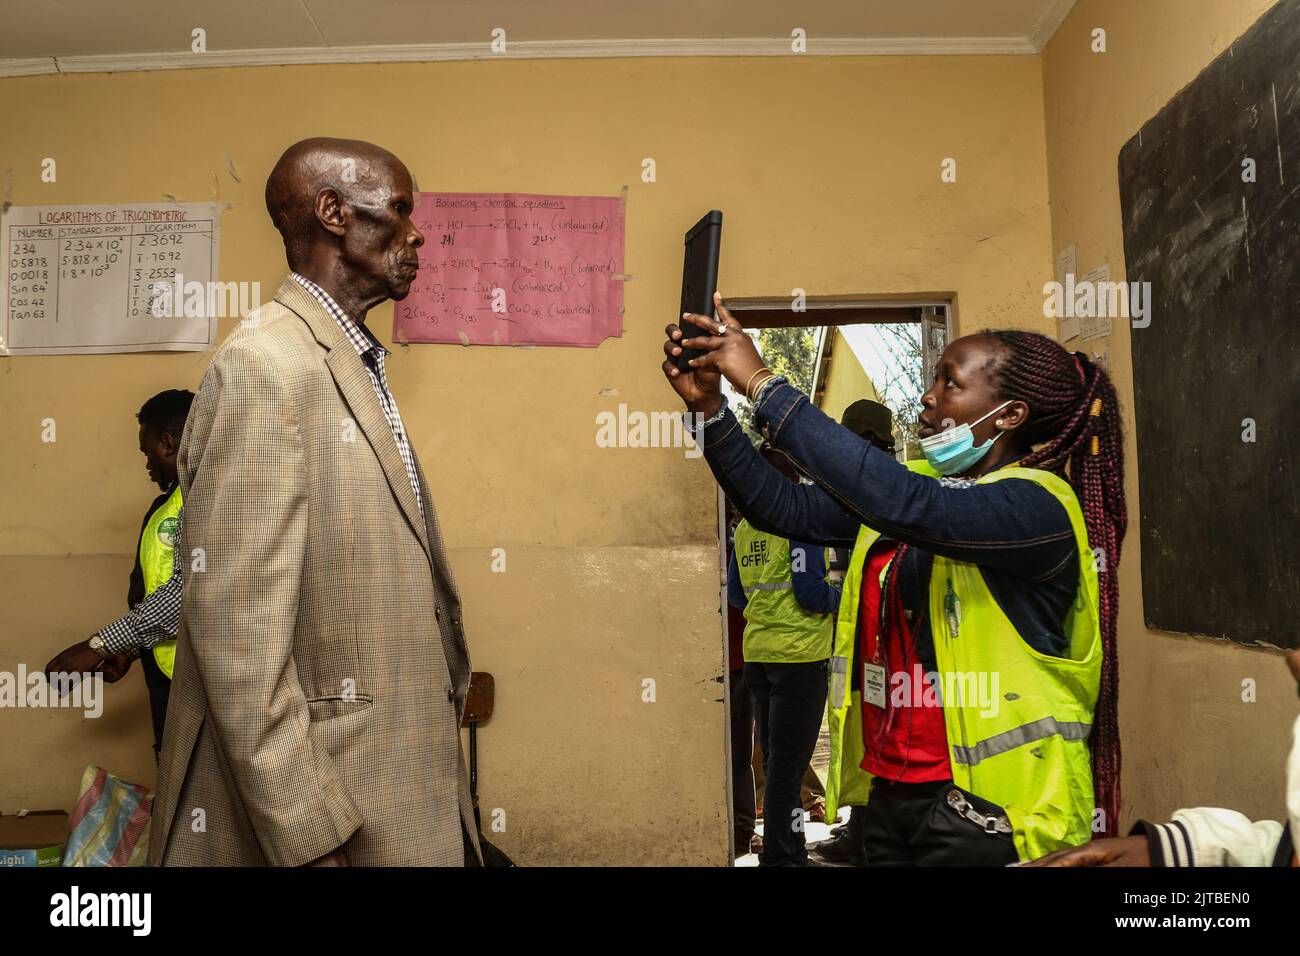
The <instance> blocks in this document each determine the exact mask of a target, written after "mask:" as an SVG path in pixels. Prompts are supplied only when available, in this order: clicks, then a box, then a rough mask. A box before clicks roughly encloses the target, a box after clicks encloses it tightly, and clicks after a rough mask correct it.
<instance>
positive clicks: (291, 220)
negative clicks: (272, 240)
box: [266, 136, 411, 268]
mask: <svg viewBox="0 0 1300 956" xmlns="http://www.w3.org/2000/svg"><path fill="white" fill-rule="evenodd" d="M403 183H405V186H406V188H408V189H409V188H410V186H411V174H410V172H408V171H407V168H406V166H405V165H404V164H403V163H402V161H401V160H400V159H398V158H397V157H396V156H394V155H393V154H392V153H390V152H389V151H388V150H386V149H383V148H382V147H380V146H376V145H375V144H374V143H367V142H364V141H362V140H358V139H334V138H332V137H326V136H318V137H313V138H312V139H304V140H302V141H301V142H297V143H294V144H293V145H292V146H290V147H289V148H288V149H286V150H285V151H284V154H283V155H282V156H281V157H280V159H279V161H278V162H277V163H276V164H275V168H274V169H272V170H271V175H270V176H269V177H268V178H267V180H266V211H267V212H268V213H269V214H270V216H271V222H273V223H274V224H275V228H276V229H278V230H279V231H280V235H281V236H282V237H283V238H284V248H285V254H286V256H287V257H288V259H289V266H290V267H291V268H296V264H297V263H298V262H300V261H301V260H302V259H303V258H305V257H306V254H307V251H308V250H309V249H310V247H311V244H312V243H313V242H315V241H317V240H318V239H321V238H324V237H325V236H326V235H327V234H328V233H327V230H325V229H324V228H323V227H322V225H321V223H320V222H319V221H318V219H317V215H316V201H317V198H318V197H319V196H320V194H321V192H322V191H323V190H326V189H332V190H334V192H335V193H337V194H338V197H339V199H340V200H342V201H343V202H347V203H349V204H351V203H358V204H361V205H375V204H376V203H379V202H383V201H384V197H383V196H382V195H381V194H382V193H384V192H386V191H387V190H388V189H390V188H391V187H392V186H394V185H402V184H403Z"/></svg>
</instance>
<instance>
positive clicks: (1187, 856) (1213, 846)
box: [1025, 650, 1300, 867]
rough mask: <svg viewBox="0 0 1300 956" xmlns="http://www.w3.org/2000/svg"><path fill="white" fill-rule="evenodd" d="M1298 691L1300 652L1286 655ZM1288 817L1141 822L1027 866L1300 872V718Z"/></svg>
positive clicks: (1189, 816) (1178, 816)
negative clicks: (1235, 868)
mask: <svg viewBox="0 0 1300 956" xmlns="http://www.w3.org/2000/svg"><path fill="white" fill-rule="evenodd" d="M1286 663H1287V667H1288V668H1290V670H1291V676H1292V677H1293V678H1295V680H1296V684H1297V690H1300V650H1295V651H1291V652H1290V653H1289V654H1287V655H1286ZM1285 774H1286V792H1285V804H1286V817H1285V818H1284V820H1283V821H1282V822H1278V821H1276V820H1251V819H1250V818H1249V817H1247V816H1246V815H1245V814H1243V813H1238V812H1237V811H1236V810H1226V809H1223V808H1220V807H1193V808H1191V809H1188V810H1175V811H1174V815H1173V817H1172V818H1171V819H1170V821H1169V822H1168V823H1149V822H1147V821H1146V820H1139V821H1138V822H1137V823H1136V824H1134V826H1133V829H1132V830H1131V831H1130V832H1129V835H1128V836H1126V837H1111V838H1105V839H1101V840H1093V841H1092V842H1090V843H1085V844H1084V845H1083V846H1077V847H1070V848H1069V849H1067V850H1057V851H1056V852H1055V853H1051V854H1048V855H1047V856H1045V857H1043V858H1042V859H1038V860H1034V861H1033V862H1032V863H1026V864H1025V866H1279V867H1300V856H1298V855H1297V847H1298V846H1300V843H1297V838H1298V837H1300V717H1297V718H1296V720H1295V723H1294V725H1292V728H1291V755H1290V756H1289V757H1288V758H1287V762H1286V769H1285Z"/></svg>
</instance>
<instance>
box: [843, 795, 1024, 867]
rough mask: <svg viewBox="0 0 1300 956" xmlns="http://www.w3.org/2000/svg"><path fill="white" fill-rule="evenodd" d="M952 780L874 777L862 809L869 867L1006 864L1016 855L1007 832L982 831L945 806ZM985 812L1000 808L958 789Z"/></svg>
mask: <svg viewBox="0 0 1300 956" xmlns="http://www.w3.org/2000/svg"><path fill="white" fill-rule="evenodd" d="M953 789H954V787H953V782H952V781H951V780H939V781H936V782H934V783H897V782H895V781H892V780H882V779H881V778H880V777H876V778H875V779H873V780H872V781H871V797H870V798H869V799H868V800H867V806H866V808H865V810H864V811H863V821H862V831H863V832H862V837H863V848H864V849H865V850H866V854H867V864H868V865H869V866H1006V864H1008V863H1014V862H1015V861H1016V859H1017V855H1016V847H1015V843H1014V841H1013V840H1012V837H1011V834H1010V833H986V832H985V831H984V830H983V829H981V828H980V826H979V825H978V824H976V823H973V822H971V821H970V820H967V819H966V818H965V817H963V816H961V815H959V814H958V813H957V812H956V811H955V810H954V809H953V808H952V807H950V806H949V805H948V800H947V797H948V793H949V791H951V790H953ZM962 793H963V794H964V795H965V797H966V799H967V800H969V801H970V802H971V803H973V804H974V806H975V808H976V809H977V810H979V811H980V812H981V813H983V814H986V815H992V816H996V815H1001V814H1002V808H1001V807H998V806H997V805H996V804H993V803H990V802H989V801H987V800H982V799H980V798H979V797H975V796H973V795H971V794H968V793H966V792H965V791H962Z"/></svg>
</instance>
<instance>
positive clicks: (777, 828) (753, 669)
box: [727, 439, 840, 866]
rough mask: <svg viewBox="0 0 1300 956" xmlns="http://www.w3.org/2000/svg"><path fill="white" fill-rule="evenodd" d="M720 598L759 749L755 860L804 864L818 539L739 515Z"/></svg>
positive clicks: (820, 577) (791, 479)
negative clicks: (736, 631)
mask: <svg viewBox="0 0 1300 956" xmlns="http://www.w3.org/2000/svg"><path fill="white" fill-rule="evenodd" d="M745 441H746V443H748V439H745ZM751 449H752V446H751ZM762 454H763V456H764V457H765V458H766V459H767V460H768V461H769V462H771V463H772V466H773V468H774V469H776V471H777V472H778V473H779V474H781V475H783V476H784V480H785V481H787V482H788V483H790V484H794V485H797V484H798V482H799V475H798V472H796V471H795V469H794V466H793V465H791V464H790V461H789V459H787V458H786V457H785V456H784V455H782V454H781V453H780V452H778V451H776V450H775V449H773V448H771V447H770V446H767V445H764V448H763V451H762ZM727 598H728V600H729V601H730V603H731V604H733V605H735V606H736V607H740V608H744V611H745V637H744V641H743V650H744V657H745V685H746V686H747V687H748V688H749V693H750V696H751V697H752V698H753V702H754V723H755V729H756V731H757V737H758V745H759V748H760V749H761V750H762V752H763V778H764V788H763V848H762V852H761V853H760V855H759V866H800V865H806V864H807V863H808V850H807V848H806V846H805V844H804V836H803V807H802V806H801V805H800V800H799V796H800V793H799V789H800V781H801V780H802V779H803V776H804V772H805V770H806V769H807V767H808V761H809V760H810V759H811V758H812V755H813V750H814V749H815V748H816V746H817V733H818V731H819V730H820V729H821V723H822V714H823V713H824V711H825V708H826V673H827V671H826V661H827V659H828V658H829V657H830V654H831V641H832V637H833V634H832V631H833V622H832V618H831V615H832V614H833V613H834V611H835V608H836V607H837V606H838V605H839V600H840V594H839V589H838V588H837V587H836V586H835V585H834V584H831V583H830V582H828V581H827V580H826V557H825V554H824V552H823V550H822V548H820V547H818V546H814V545H809V544H805V543H804V542H802V541H798V540H789V539H787V538H785V537H782V536H780V535H775V534H768V533H766V532H763V531H760V530H758V529H757V528H755V527H754V526H753V525H751V524H750V523H749V522H748V521H741V522H740V524H739V525H737V526H736V535H735V548H734V550H733V551H732V554H731V564H730V567H729V569H728V572H727Z"/></svg>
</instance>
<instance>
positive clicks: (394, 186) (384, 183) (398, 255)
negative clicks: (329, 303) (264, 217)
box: [266, 138, 424, 321]
mask: <svg viewBox="0 0 1300 956" xmlns="http://www.w3.org/2000/svg"><path fill="white" fill-rule="evenodd" d="M415 202H416V196H415V184H414V183H413V182H412V180H411V174H410V172H409V171H408V170H407V168H406V166H405V165H403V164H402V161H401V160H399V159H398V158H397V157H396V156H394V155H393V154H392V153H390V152H389V151H388V150H386V149H381V148H380V147H378V146H376V145H374V144H373V143H363V142H360V141H358V140H352V139H326V138H317V139H305V140H303V141H302V142H300V143H294V144H293V145H292V146H290V147H289V148H288V149H286V150H285V151H284V155H283V156H281V157H280V160H279V162H277V163H276V164H275V168H274V169H273V170H271V175H270V177H269V178H268V179H267V181H266V211H267V212H268V213H270V215H271V221H272V222H274V223H275V228H277V229H278V230H280V235H281V236H282V237H283V238H284V252H285V257H286V258H287V259H288V260H289V268H290V269H292V270H293V271H294V272H298V273H301V274H302V275H304V276H306V277H307V278H309V279H312V280H313V281H315V282H316V283H317V284H318V285H320V286H321V287H322V288H324V289H326V291H328V292H329V293H330V294H331V295H332V296H333V297H334V299H335V301H336V302H338V303H339V304H340V305H341V306H342V307H343V308H344V310H345V311H347V312H348V314H349V315H351V316H352V317H353V318H354V319H356V320H358V321H361V318H360V317H361V316H364V315H365V314H366V312H367V311H369V309H370V308H372V307H373V306H375V305H377V304H379V303H380V302H383V301H384V300H385V299H394V300H401V299H404V298H406V296H407V295H408V294H409V293H410V291H411V283H412V282H414V281H415V277H416V274H417V272H418V270H419V264H420V256H419V252H418V250H419V248H420V246H422V245H423V244H424V236H423V235H422V234H421V232H420V229H419V227H418V226H416V225H415V223H414V222H413V221H412V219H411V216H412V214H413V213H414V212H415Z"/></svg>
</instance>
